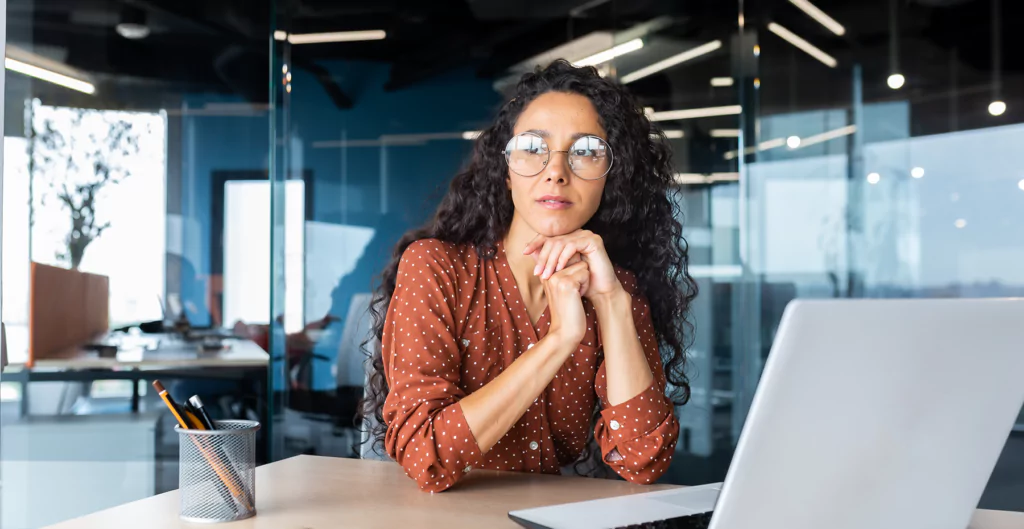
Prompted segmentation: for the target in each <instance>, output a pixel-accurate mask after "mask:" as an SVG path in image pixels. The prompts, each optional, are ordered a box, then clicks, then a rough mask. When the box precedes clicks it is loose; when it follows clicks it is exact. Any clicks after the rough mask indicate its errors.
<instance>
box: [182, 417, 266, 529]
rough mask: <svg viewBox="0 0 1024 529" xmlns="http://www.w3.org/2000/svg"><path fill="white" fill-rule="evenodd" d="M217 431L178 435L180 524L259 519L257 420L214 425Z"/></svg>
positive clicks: (220, 422) (219, 422) (217, 422)
mask: <svg viewBox="0 0 1024 529" xmlns="http://www.w3.org/2000/svg"><path fill="white" fill-rule="evenodd" d="M215 426H216V428H217V429H216V430H185V429H182V428H181V427H179V426H175V427H174V430H175V431H176V432H178V441H179V455H178V462H179V467H178V487H179V492H180V494H181V513H180V514H181V519H182V520H185V521H188V522H230V521H234V520H242V519H244V518H249V517H251V516H255V515H256V431H257V430H259V429H260V424H259V423H258V422H255V421H216V423H215Z"/></svg>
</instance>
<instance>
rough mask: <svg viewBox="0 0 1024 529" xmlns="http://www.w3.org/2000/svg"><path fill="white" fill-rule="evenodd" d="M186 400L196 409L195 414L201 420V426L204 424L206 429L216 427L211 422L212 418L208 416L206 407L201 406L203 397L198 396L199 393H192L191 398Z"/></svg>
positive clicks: (214, 428)
mask: <svg viewBox="0 0 1024 529" xmlns="http://www.w3.org/2000/svg"><path fill="white" fill-rule="evenodd" d="M188 402H189V404H191V405H192V407H193V408H195V409H196V412H197V413H196V415H198V416H199V420H200V421H202V422H203V426H205V427H206V429H207V430H216V429H217V428H216V427H215V426H214V424H213V419H211V418H210V414H209V413H206V408H204V407H203V399H201V398H199V395H192V398H190V399H188Z"/></svg>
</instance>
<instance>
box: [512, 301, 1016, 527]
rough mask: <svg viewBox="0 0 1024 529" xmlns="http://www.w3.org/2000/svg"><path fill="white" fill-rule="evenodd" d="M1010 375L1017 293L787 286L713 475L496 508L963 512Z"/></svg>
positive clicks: (573, 514) (701, 518)
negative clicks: (830, 292)
mask: <svg viewBox="0 0 1024 529" xmlns="http://www.w3.org/2000/svg"><path fill="white" fill-rule="evenodd" d="M1022 381H1024V299H979V300H966V299H957V300H822V301H810V300H799V301H794V302H792V303H790V304H789V306H788V307H786V311H785V313H784V315H783V317H782V323H781V324H780V326H779V331H778V335H777V337H776V339H775V343H774V344H773V346H772V350H771V355H770V356H769V358H768V362H767V364H766V365H765V369H764V373H763V374H762V376H761V382H760V384H759V385H758V388H757V392H756V394H755V396H754V401H753V404H752V406H751V408H750V413H749V415H748V416H747V420H746V423H745V424H744V427H743V432H742V434H741V435H740V439H739V443H738V445H737V447H736V452H735V455H734V457H733V460H732V464H731V466H730V468H729V472H728V474H727V475H726V478H725V483H724V484H721V485H717V484H716V485H706V486H703V487H691V488H686V489H675V490H669V491H660V492H653V493H645V494H637V495H632V496H626V497H619V498H612V499H607V500H596V501H589V502H580V503H573V504H566V505H561V506H551V507H542V508H537V509H527V510H521V511H513V512H510V513H509V516H510V518H512V519H513V520H515V521H517V522H519V523H520V524H521V525H524V526H527V527H534V528H550V529H592V528H601V527H608V528H617V527H628V526H631V525H641V524H651V525H649V526H650V527H678V528H683V527H709V528H710V529H775V528H778V529H821V528H823V527H827V528H829V529H865V528H870V529H890V528H891V529H911V528H918V527H920V528H933V527H954V528H957V527H959V528H962V527H967V525H968V523H969V521H970V518H971V516H972V514H973V511H974V509H975V508H976V507H977V504H978V500H979V499H980V498H981V494H982V491H983V490H984V488H985V485H986V483H987V482H988V479H989V476H990V475H991V473H992V469H993V468H994V467H995V464H996V460H997V458H998V457H999V454H1000V452H1001V450H1002V447H1003V445H1004V444H1005V442H1006V438H1007V436H1008V435H1009V433H1010V430H1011V428H1012V427H1013V423H1014V421H1015V420H1016V417H1017V413H1018V412H1019V411H1020V409H1021V407H1022V406H1024V382H1022Z"/></svg>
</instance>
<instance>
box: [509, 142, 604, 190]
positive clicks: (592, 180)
mask: <svg viewBox="0 0 1024 529" xmlns="http://www.w3.org/2000/svg"><path fill="white" fill-rule="evenodd" d="M526 135H530V136H534V137H536V138H538V139H540V141H541V144H542V145H543V146H544V147H545V148H547V146H548V141H547V140H546V139H545V138H544V137H543V136H541V135H540V134H537V133H536V132H530V131H527V132H520V133H519V134H515V135H513V136H512V137H511V138H509V139H508V142H507V143H505V149H504V150H502V151H501V153H502V154H503V155H504V156H503V158H505V165H507V166H508V170H509V171H512V172H513V173H516V174H517V175H519V176H521V177H523V178H533V177H535V176H537V175H539V174H541V173H543V172H544V169H547V168H548V164H549V163H551V154H552V153H556V152H560V153H564V154H565V155H566V162H567V163H568V161H569V160H568V158H569V153H570V152H571V151H570V150H565V151H557V150H552V149H550V148H548V149H547V159H546V160H544V164H543V165H544V167H543V168H541V170H540V171H537V172H536V173H533V174H531V175H524V174H522V173H519V172H516V170H515V169H513V168H512V164H511V163H509V159H508V158H509V153H510V151H509V148H508V146H509V144H511V143H512V141H513V140H515V139H516V138H518V137H520V136H526ZM585 138H596V139H598V140H601V141H602V142H603V143H604V144H605V146H606V147H607V148H608V154H610V155H611V159H612V161H611V162H610V163H609V164H608V169H607V170H605V172H604V174H603V175H601V176H599V177H597V178H584V177H582V176H580V175H578V174H576V170H575V169H573V167H572V164H571V163H568V165H569V172H571V173H572V174H573V176H575V177H576V178H579V179H580V180H586V181H587V182H596V181H598V180H600V179H602V178H606V177H607V176H608V173H610V172H612V166H614V165H615V151H613V150H612V145H611V144H610V143H608V140H606V139H604V138H602V137H600V136H597V135H594V134H587V135H585V136H580V137H579V138H576V139H575V140H574V141H573V142H572V145H576V142H578V141H580V140H582V139H585ZM572 145H570V146H569V147H570V149H571V148H572Z"/></svg>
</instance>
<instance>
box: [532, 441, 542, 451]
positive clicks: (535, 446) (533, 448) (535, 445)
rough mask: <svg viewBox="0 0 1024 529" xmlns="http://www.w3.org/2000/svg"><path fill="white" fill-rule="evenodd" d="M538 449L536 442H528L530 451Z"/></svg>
mask: <svg viewBox="0 0 1024 529" xmlns="http://www.w3.org/2000/svg"><path fill="white" fill-rule="evenodd" d="M538 448H540V445H539V444H537V441H530V450H536V449H538Z"/></svg>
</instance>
